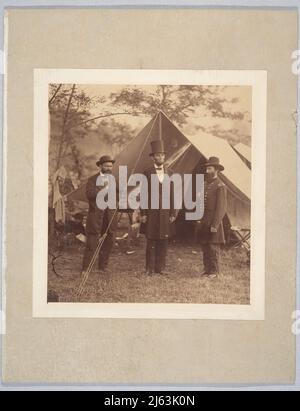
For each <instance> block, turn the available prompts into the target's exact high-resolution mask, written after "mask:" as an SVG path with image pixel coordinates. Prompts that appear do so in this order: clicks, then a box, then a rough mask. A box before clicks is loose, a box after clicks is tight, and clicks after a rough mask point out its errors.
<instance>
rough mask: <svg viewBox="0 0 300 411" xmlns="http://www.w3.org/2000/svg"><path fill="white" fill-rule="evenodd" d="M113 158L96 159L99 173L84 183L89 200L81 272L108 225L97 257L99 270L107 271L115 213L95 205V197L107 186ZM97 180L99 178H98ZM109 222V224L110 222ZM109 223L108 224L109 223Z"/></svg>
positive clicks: (112, 240) (113, 238)
mask: <svg viewBox="0 0 300 411" xmlns="http://www.w3.org/2000/svg"><path fill="white" fill-rule="evenodd" d="M114 162H115V160H113V159H112V158H111V157H110V156H107V155H105V156H102V157H100V159H99V161H97V163H96V164H97V166H98V167H99V173H98V174H95V175H94V176H92V177H90V178H89V179H88V182H87V185H86V196H87V198H88V202H89V211H88V216H87V222H86V237H87V242H86V248H85V253H84V257H83V262H82V271H83V273H84V272H85V271H86V269H87V268H88V266H89V264H90V261H91V259H92V258H93V255H94V253H95V250H96V248H97V245H98V242H99V239H100V237H101V236H102V235H103V234H104V233H105V232H106V230H107V228H108V226H109V228H108V232H107V237H106V239H105V241H104V243H103V245H102V247H101V250H100V252H99V258H98V269H99V271H103V272H105V271H107V266H108V260H109V256H110V253H111V250H112V248H113V245H114V242H115V231H116V226H117V213H116V212H115V210H114V209H110V208H108V207H107V208H106V209H104V210H102V209H100V208H99V207H98V206H97V203H96V198H97V194H98V192H99V191H100V190H103V189H104V188H106V189H107V188H108V185H109V177H108V176H109V175H111V174H112V170H113V164H114ZM99 175H100V176H101V183H102V185H101V186H97V179H98V178H99ZM98 181H99V180H98ZM110 222H111V224H110ZM109 224H110V225H109Z"/></svg>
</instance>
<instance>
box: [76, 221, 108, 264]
mask: <svg viewBox="0 0 300 411" xmlns="http://www.w3.org/2000/svg"><path fill="white" fill-rule="evenodd" d="M108 218H109V217H108V213H105V217H104V219H103V225H102V230H101V234H94V233H87V241H86V247H85V252H84V256H83V261H82V271H85V270H86V269H87V268H88V266H89V264H90V261H91V260H92V258H93V255H94V253H95V251H96V248H97V246H98V244H99V238H100V237H101V235H103V234H104V233H105V231H106V229H107V226H108V223H109V220H108ZM114 243H115V231H114V230H113V229H112V228H110V229H109V231H108V233H107V237H106V239H105V241H104V243H103V244H102V247H101V250H100V252H99V256H98V269H99V270H103V269H106V268H107V265H108V261H109V257H110V254H111V251H112V248H113V246H114Z"/></svg>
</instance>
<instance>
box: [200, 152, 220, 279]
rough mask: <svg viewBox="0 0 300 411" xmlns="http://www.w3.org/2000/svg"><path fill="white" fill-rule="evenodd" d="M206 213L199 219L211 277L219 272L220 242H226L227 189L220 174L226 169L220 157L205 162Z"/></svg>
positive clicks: (204, 263)
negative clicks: (224, 219)
mask: <svg viewBox="0 0 300 411" xmlns="http://www.w3.org/2000/svg"><path fill="white" fill-rule="evenodd" d="M205 167H206V177H205V183H204V214H203V217H202V219H201V220H200V221H199V224H200V229H199V230H198V232H199V233H200V241H201V244H202V251H203V266H204V270H203V272H202V273H201V275H205V276H208V277H209V278H215V277H217V275H218V273H219V254H220V244H224V243H225V236H224V229H223V221H222V220H223V218H224V216H225V214H226V209H227V189H226V186H225V184H224V183H223V182H222V181H221V180H220V178H219V176H218V174H219V172H220V171H223V170H224V167H223V166H222V165H221V164H220V161H219V159H218V157H210V158H209V160H208V162H207V163H206V164H205Z"/></svg>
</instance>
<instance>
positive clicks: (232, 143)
mask: <svg viewBox="0 0 300 411" xmlns="http://www.w3.org/2000/svg"><path fill="white" fill-rule="evenodd" d="M37 72H38V73H37V76H36V83H35V86H36V95H35V99H36V101H35V103H36V112H35V121H36V123H35V124H36V126H37V128H36V134H35V144H36V147H37V146H40V144H41V141H43V142H44V143H46V144H44V145H41V146H40V150H41V152H42V154H41V155H42V156H43V160H45V161H46V155H47V163H46V162H45V161H41V156H40V155H38V157H36V161H37V164H36V166H37V167H38V168H39V171H41V169H43V170H42V174H41V173H40V172H38V171H36V172H35V176H36V179H38V184H39V185H40V184H42V185H43V188H42V190H43V193H44V196H45V189H46V187H47V190H48V193H47V200H48V201H47V204H48V207H46V204H44V202H43V203H42V204H41V203H39V204H41V206H42V207H43V210H41V209H40V207H39V211H40V212H41V215H43V220H44V222H45V223H47V226H46V224H44V228H45V232H43V233H41V231H40V229H39V234H38V235H43V238H44V240H46V242H45V241H44V243H43V246H44V247H43V249H44V251H43V254H39V256H40V257H42V256H43V257H44V261H43V270H44V274H41V272H39V279H38V280H37V277H35V282H37V284H40V288H39V290H40V291H38V289H37V288H35V298H36V297H37V299H38V300H40V301H41V302H42V300H41V299H43V302H42V304H43V306H44V307H45V308H46V310H47V309H49V308H50V311H51V312H53V313H54V312H55V311H56V310H58V311H57V313H56V314H54V315H60V314H59V313H61V310H63V309H64V308H67V310H68V315H73V314H72V313H71V311H70V307H76V308H75V311H76V313H77V314H79V316H81V315H85V314H84V312H85V310H82V311H81V313H80V307H82V308H83V307H89V308H90V309H91V310H92V311H93V315H96V311H95V308H96V307H98V308H99V312H98V311H97V312H98V313H100V316H102V315H105V316H107V315H108V316H109V314H107V313H108V311H107V310H109V308H111V309H112V311H113V314H112V315H113V316H115V315H116V316H123V315H125V316H126V314H124V313H126V310H127V309H128V310H130V309H132V310H134V312H135V315H136V316H139V313H140V315H141V316H143V315H146V317H148V316H150V317H151V312H152V315H154V316H157V315H158V316H160V315H162V316H164V315H167V316H168V315H171V317H172V316H173V315H174V316H175V318H176V316H177V315H178V313H179V312H181V314H179V316H181V315H184V314H182V313H184V312H186V313H187V315H191V317H192V318H193V316H194V315H196V317H197V316H199V315H200V317H201V315H202V314H203V315H204V317H205V316H210V315H213V316H216V317H217V318H218V315H221V316H223V315H225V316H226V315H227V314H228V315H229V316H232V315H233V316H234V315H235V314H234V313H236V315H237V316H238V314H237V313H238V312H240V313H241V315H245V316H246V318H248V315H249V313H251V312H252V311H251V310H252V309H253V305H251V304H254V305H255V304H259V310H258V311H259V312H260V315H261V313H262V311H263V296H261V293H263V284H264V272H263V271H259V272H256V273H255V272H254V271H253V268H255V264H259V263H256V262H255V261H256V259H257V258H258V255H257V254H255V253H254V252H253V248H254V250H255V247H257V245H256V243H255V242H256V241H258V240H257V239H256V238H255V232H253V230H257V229H258V230H259V224H258V226H257V227H255V225H253V221H254V222H255V221H256V220H255V218H252V217H253V198H252V197H253V194H255V193H253V192H252V190H251V184H252V181H253V172H254V173H255V171H256V173H257V174H256V175H257V176H258V178H259V175H260V176H261V177H262V178H263V167H264V164H263V162H261V163H260V159H259V156H257V162H255V154H254V158H253V153H255V152H256V151H255V152H254V148H255V150H257V151H259V148H263V144H264V135H263V121H264V115H265V113H263V112H262V113H260V117H261V119H262V120H261V121H262V123H261V124H260V119H259V118H255V116H256V115H257V114H258V113H259V111H260V107H261V104H263V101H258V100H257V96H256V94H255V93H256V90H255V87H258V86H257V84H256V83H255V80H256V78H258V79H259V80H261V79H262V80H265V77H264V75H262V74H264V73H263V72H247V73H248V77H247V73H244V77H243V73H242V72H196V71H195V72H189V71H184V72H183V71H148V70H128V71H121V70H98V71H97V70H96V71H95V70H94V71H93V70H91V71H89V70H80V73H78V71H76V70H73V71H72V70H70V72H73V73H71V74H72V75H71V76H70V80H71V81H65V80H66V79H67V78H68V75H67V74H68V73H67V72H68V71H67V70H63V71H62V70H52V71H51V70H50V71H49V70H38V71H37ZM49 72H50V73H49ZM62 72H63V73H62ZM69 74H70V73H69ZM79 74H80V76H79ZM222 74H223V75H222ZM237 74H239V75H237ZM245 74H246V75H245ZM82 76H83V77H82ZM256 76H257V77H256ZM56 77H58V78H57V80H61V81H54V80H55V79H56ZM76 77H77V78H78V79H77V78H76ZM72 78H73V81H72ZM114 78H115V81H113V80H114ZM239 78H240V79H239ZM243 78H244V80H243ZM93 79H95V81H92V80H93ZM97 79H98V82H97V81H96V80H97ZM75 80H77V81H75ZM121 80H124V81H121ZM125 80H127V82H126V81H125ZM159 80H161V81H159ZM172 80H173V81H172ZM205 80H206V81H205ZM262 84H263V83H262ZM46 92H47V101H46ZM260 92H261V93H262V94H263V88H260ZM254 103H255V104H256V105H255V104H254ZM262 107H263V105H262ZM260 127H261V129H259V128H260ZM46 133H47V134H46ZM257 133H258V134H257ZM254 134H256V135H254ZM46 137H47V139H46ZM255 144H256V147H255ZM36 153H37V152H36ZM261 154H263V153H261ZM253 160H254V161H253ZM260 167H262V168H260ZM46 177H47V180H46V179H45V178H46ZM36 181H37V180H36ZM260 185H261V188H262V189H263V181H261V182H260ZM156 189H157V191H156ZM155 200H156V201H155ZM165 200H166V201H165ZM254 200H255V199H254ZM154 203H156V204H154ZM263 211H264V210H263V209H257V211H256V210H255V209H254V212H257V213H259V212H260V213H261V214H260V216H262V217H263ZM256 218H257V221H258V220H259V217H258V215H257V217H256ZM260 229H263V220H260ZM262 240H263V239H262ZM45 243H46V244H47V246H46V247H45ZM39 245H40V246H41V243H39ZM46 253H47V254H46ZM45 257H46V258H45ZM253 260H254V261H253ZM41 276H42V277H43V280H41ZM37 292H38V293H39V294H38V295H37V294H36V293H37ZM257 295H258V297H257ZM79 303H80V304H79ZM78 304H79V305H78ZM57 307H59V308H57ZM92 307H93V308H92ZM104 307H105V309H104ZM135 307H136V308H137V309H135ZM124 308H126V310H125V311H124V310H123V309H124ZM166 309H167V312H168V313H169V314H166V311H165V310H166ZM256 309H257V307H256V308H255V310H256ZM52 310H54V311H52ZM186 310H187V311H186ZM203 310H204V311H203ZM238 310H240V311H238ZM50 311H48V312H49V313H50ZM117 312H119V314H117ZM143 312H144V314H143ZM195 312H196V314H195ZM201 312H202V314H201ZM145 313H146V314H145ZM164 313H165V314H164ZM226 313H227V314H226ZM74 315H75V314H74ZM250 317H251V315H250ZM237 318H238V317H237ZM251 318H252V317H251ZM254 318H257V317H256V316H254Z"/></svg>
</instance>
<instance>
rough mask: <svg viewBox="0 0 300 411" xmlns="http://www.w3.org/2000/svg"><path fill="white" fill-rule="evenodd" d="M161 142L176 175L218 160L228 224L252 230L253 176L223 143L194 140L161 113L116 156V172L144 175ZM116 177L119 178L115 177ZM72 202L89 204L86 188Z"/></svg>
mask: <svg viewBox="0 0 300 411" xmlns="http://www.w3.org/2000/svg"><path fill="white" fill-rule="evenodd" d="M159 138H161V139H162V140H163V141H164V145H165V149H166V152H167V164H169V165H170V166H171V168H172V170H173V171H174V172H176V173H180V174H184V173H192V174H195V173H197V172H200V171H201V167H203V164H204V163H205V162H206V161H207V160H208V158H209V157H210V156H217V157H219V158H220V161H221V163H222V164H223V165H224V167H225V170H224V171H223V172H222V173H221V174H220V178H221V179H222V181H223V182H224V183H225V184H226V186H227V191H228V209H227V220H228V224H229V225H230V226H236V227H240V228H250V199H251V172H250V170H249V168H248V167H247V166H246V165H245V164H244V162H243V161H242V160H241V158H240V157H239V156H238V155H237V153H236V152H235V151H234V149H233V148H232V147H231V146H230V144H229V143H228V142H227V141H226V140H224V139H220V138H217V137H215V136H212V135H210V134H206V133H203V132H199V134H197V135H195V136H188V135H184V134H183V133H182V132H181V131H180V130H179V128H178V127H176V126H175V125H174V124H173V123H172V121H171V120H170V119H169V118H168V117H167V116H166V115H165V114H164V113H163V112H161V111H160V112H158V113H157V115H156V116H155V117H154V118H152V119H151V120H150V121H149V123H148V124H147V125H146V126H145V127H144V128H143V129H142V130H141V131H140V132H139V133H138V135H137V136H136V137H135V138H134V139H133V140H132V141H131V142H130V143H129V144H128V145H127V146H126V147H125V149H124V150H123V151H122V152H121V153H120V154H119V155H118V156H117V158H116V163H115V167H114V169H115V171H116V173H118V167H119V166H121V165H124V166H125V165H126V166H127V167H128V175H130V174H131V173H133V172H136V173H142V172H143V171H144V170H145V169H146V168H147V167H150V165H151V164H152V160H151V158H150V157H149V153H150V142H151V141H153V140H156V139H159ZM116 177H117V174H116ZM69 199H71V200H80V201H86V197H85V184H83V185H82V186H81V187H79V189H77V190H75V191H74V192H72V193H70V195H69Z"/></svg>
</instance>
